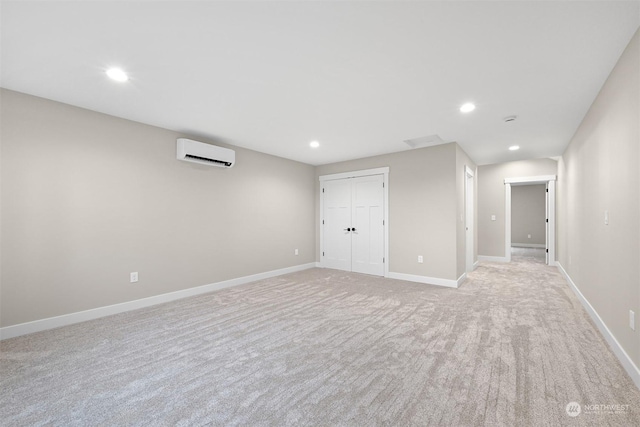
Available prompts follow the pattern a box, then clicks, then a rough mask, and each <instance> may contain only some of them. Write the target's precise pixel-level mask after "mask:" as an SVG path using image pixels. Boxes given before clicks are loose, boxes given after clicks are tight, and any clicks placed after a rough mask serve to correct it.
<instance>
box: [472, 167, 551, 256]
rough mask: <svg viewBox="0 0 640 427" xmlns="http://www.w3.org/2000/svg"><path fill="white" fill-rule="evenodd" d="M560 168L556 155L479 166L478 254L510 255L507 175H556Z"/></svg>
mask: <svg viewBox="0 0 640 427" xmlns="http://www.w3.org/2000/svg"><path fill="white" fill-rule="evenodd" d="M557 170H558V163H557V162H556V161H555V160H552V159H534V160H522V161H517V162H508V163H499V164H495V165H483V166H478V256H492V257H505V256H506V254H505V252H504V249H505V195H504V192H505V190H504V179H505V178H518V177H531V176H542V175H556V174H557ZM491 215H495V216H496V220H495V221H492V220H491Z"/></svg>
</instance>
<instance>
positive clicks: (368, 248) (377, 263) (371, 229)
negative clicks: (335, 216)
mask: <svg viewBox="0 0 640 427" xmlns="http://www.w3.org/2000/svg"><path fill="white" fill-rule="evenodd" d="M350 181H351V205H352V208H351V211H352V217H351V270H352V271H355V272H357V273H365V274H374V275H376V276H383V275H384V264H383V263H382V261H383V256H384V225H383V221H384V206H383V200H384V194H383V191H384V189H383V187H382V185H383V184H382V183H383V177H382V175H373V176H364V177H361V178H354V179H352V180H350Z"/></svg>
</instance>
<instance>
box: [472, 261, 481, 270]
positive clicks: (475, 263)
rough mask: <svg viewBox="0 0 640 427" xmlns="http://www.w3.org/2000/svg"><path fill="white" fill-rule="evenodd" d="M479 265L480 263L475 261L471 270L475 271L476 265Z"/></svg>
mask: <svg viewBox="0 0 640 427" xmlns="http://www.w3.org/2000/svg"><path fill="white" fill-rule="evenodd" d="M479 264H480V261H476V262H474V263H473V269H474V270H475V269H476V268H478V265H479Z"/></svg>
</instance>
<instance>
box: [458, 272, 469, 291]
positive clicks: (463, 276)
mask: <svg viewBox="0 0 640 427" xmlns="http://www.w3.org/2000/svg"><path fill="white" fill-rule="evenodd" d="M465 280H467V273H466V272H464V273H462V274H461V275H460V277H458V280H456V288H459V287H460V285H462V284H463V283H464V281H465Z"/></svg>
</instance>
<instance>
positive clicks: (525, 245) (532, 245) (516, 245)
mask: <svg viewBox="0 0 640 427" xmlns="http://www.w3.org/2000/svg"><path fill="white" fill-rule="evenodd" d="M511 247H513V248H543V249H544V248H546V247H547V246H546V245H545V244H544V243H512V244H511Z"/></svg>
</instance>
